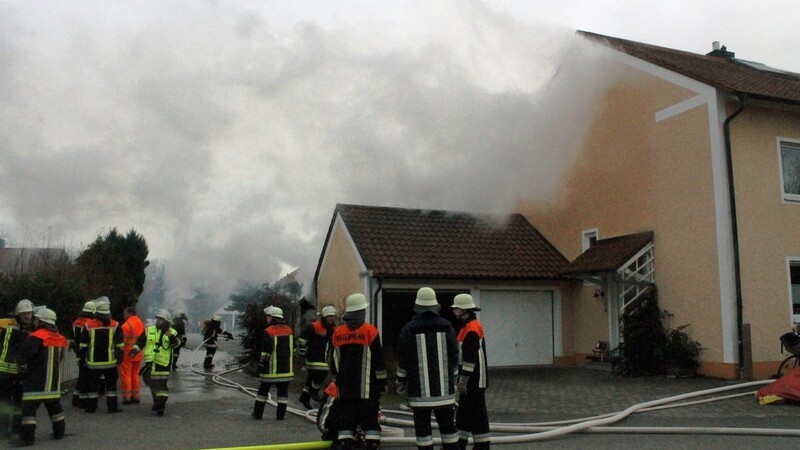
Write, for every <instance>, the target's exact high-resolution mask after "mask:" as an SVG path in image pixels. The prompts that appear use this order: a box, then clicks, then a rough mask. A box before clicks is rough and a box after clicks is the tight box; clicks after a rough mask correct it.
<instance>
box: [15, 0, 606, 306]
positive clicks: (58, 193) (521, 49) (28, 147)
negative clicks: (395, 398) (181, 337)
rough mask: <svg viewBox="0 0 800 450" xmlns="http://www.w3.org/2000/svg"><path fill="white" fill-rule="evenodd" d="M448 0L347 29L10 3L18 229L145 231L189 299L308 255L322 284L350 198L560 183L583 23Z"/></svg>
mask: <svg viewBox="0 0 800 450" xmlns="http://www.w3.org/2000/svg"><path fill="white" fill-rule="evenodd" d="M433 3H434V4H433V5H427V3H425V2H421V3H415V8H414V9H409V10H407V11H404V12H403V15H401V16H398V17H393V18H392V19H391V20H389V19H381V20H377V21H371V20H369V19H368V18H363V20H359V18H357V17H356V18H354V19H353V21H352V22H353V25H352V26H348V27H341V26H339V27H337V26H330V25H329V24H325V23H316V22H311V21H294V22H284V21H282V20H281V19H282V16H281V15H280V14H275V15H273V14H270V13H269V12H265V11H260V10H255V9H252V8H249V7H246V6H243V5H242V4H240V3H237V2H189V1H186V2H178V3H177V4H176V5H172V4H170V6H163V7H164V8H166V10H164V11H155V10H152V8H155V7H150V8H151V9H146V8H145V9H143V11H140V12H137V14H138V15H137V16H136V17H137V19H136V20H133V19H130V18H128V17H129V16H130V13H131V11H128V10H126V8H131V7H130V6H125V5H109V4H107V2H90V3H89V4H81V5H80V6H77V5H60V4H48V6H47V9H45V7H44V6H42V7H41V8H42V9H34V8H36V7H35V6H26V4H19V5H6V6H4V7H2V8H4V10H3V14H0V60H2V61H3V64H2V65H0V111H2V113H0V114H2V120H0V234H2V235H3V236H4V237H7V238H9V239H10V240H11V241H12V242H14V244H16V245H25V244H29V243H31V242H33V243H34V244H35V243H36V242H37V241H38V240H40V239H46V240H47V241H48V242H50V243H51V245H52V243H53V242H63V243H65V245H66V246H68V247H69V246H73V247H77V248H82V246H85V245H86V244H88V243H89V242H91V241H92V240H93V238H94V237H95V236H96V235H98V234H104V233H105V232H107V231H108V229H110V228H112V227H117V228H119V229H122V230H125V229H129V228H135V229H136V230H137V231H138V232H139V233H141V234H143V235H144V236H145V238H146V239H147V241H148V244H149V247H150V252H151V257H152V258H159V259H162V260H164V261H165V262H166V274H167V279H168V283H169V284H170V286H171V287H172V289H173V290H174V291H175V293H176V295H179V296H186V295H187V293H188V292H189V289H188V288H189V287H190V286H192V285H193V284H202V285H203V286H211V287H214V288H216V289H219V290H220V292H223V293H224V292H225V291H224V289H226V288H229V287H230V286H232V285H233V284H234V283H235V281H236V280H237V279H244V280H252V281H254V282H264V281H274V280H276V279H278V278H280V276H282V275H284V274H285V273H286V272H287V271H288V270H290V269H291V268H294V267H300V272H299V274H298V279H300V280H301V281H302V282H304V283H306V286H307V287H308V284H309V282H310V278H311V276H312V275H313V272H314V269H315V266H316V262H317V258H318V257H319V254H320V251H321V250H322V248H321V247H322V243H323V240H324V237H325V232H326V231H327V225H328V223H329V220H330V217H331V214H332V212H333V209H334V207H335V205H336V203H352V204H365V205H386V206H397V207H407V208H430V209H444V210H463V211H476V212H485V213H509V212H514V211H515V205H516V202H517V201H518V199H520V198H542V199H546V198H548V197H549V196H552V195H554V191H555V190H556V189H557V187H558V182H559V179H560V177H561V174H562V172H563V170H564V167H565V165H567V164H570V163H571V162H572V161H573V158H574V155H572V154H571V153H570V152H569V151H566V150H565V151H563V152H553V151H552V150H553V149H554V148H555V149H558V148H565V149H567V148H569V146H565V143H564V141H563V140H564V139H565V137H564V136H566V139H580V138H581V137H582V128H581V115H582V114H584V111H583V110H582V108H581V105H580V104H572V103H568V104H565V103H564V102H563V98H559V97H560V95H561V92H560V91H559V89H561V88H559V87H558V86H555V87H554V86H551V87H550V88H549V89H550V90H549V91H546V90H545V87H546V86H548V83H549V80H550V79H551V78H552V77H553V75H554V74H555V73H556V71H557V70H559V67H560V64H561V63H562V61H563V60H564V58H569V57H570V54H571V53H570V52H571V50H569V49H570V48H572V49H573V51H574V45H575V40H576V38H575V36H574V35H573V33H572V31H571V30H566V29H562V28H558V27H553V26H548V25H546V24H530V23H522V22H519V21H517V20H515V18H514V17H512V16H510V15H507V14H505V13H501V12H497V11H494V10H491V9H488V8H487V7H485V6H484V5H483V4H482V3H480V2H461V1H453V2H433ZM159 4H160V3H159ZM443 5H444V6H443ZM45 25H46V26H45ZM572 75H577V74H576V73H573V74H571V75H570V76H572ZM569 89H570V92H572V93H575V92H582V91H581V89H583V88H580V87H578V86H570V87H569ZM585 93H586V94H587V95H590V93H591V90H590V89H589V88H586V92H585ZM24 241H27V242H24Z"/></svg>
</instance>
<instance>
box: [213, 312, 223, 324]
mask: <svg viewBox="0 0 800 450" xmlns="http://www.w3.org/2000/svg"><path fill="white" fill-rule="evenodd" d="M211 320H213V321H214V322H222V316H220V315H219V314H217V315H216V316H214V317H212V318H211Z"/></svg>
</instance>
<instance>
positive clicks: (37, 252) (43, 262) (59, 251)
mask: <svg viewBox="0 0 800 450" xmlns="http://www.w3.org/2000/svg"><path fill="white" fill-rule="evenodd" d="M65 261H69V255H68V254H67V251H66V250H64V249H63V248H24V247H18V248H9V247H0V273H4V274H6V275H9V276H14V275H25V274H29V273H33V272H36V271H37V270H38V269H39V268H41V267H44V266H47V265H52V264H57V263H60V262H65Z"/></svg>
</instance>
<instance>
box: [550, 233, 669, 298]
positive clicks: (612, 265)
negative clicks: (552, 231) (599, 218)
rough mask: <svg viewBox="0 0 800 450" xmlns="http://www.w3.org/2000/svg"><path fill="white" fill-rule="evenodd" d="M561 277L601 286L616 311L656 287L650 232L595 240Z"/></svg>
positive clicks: (651, 235)
mask: <svg viewBox="0 0 800 450" xmlns="http://www.w3.org/2000/svg"><path fill="white" fill-rule="evenodd" d="M562 275H563V276H565V277H568V278H578V279H582V280H584V281H588V282H590V283H594V284H597V285H600V286H602V287H603V289H605V290H606V291H610V292H608V296H609V299H610V300H612V302H613V305H615V308H617V309H618V310H619V311H623V310H625V308H626V307H627V306H628V305H630V304H631V303H633V301H634V300H636V299H638V298H639V297H641V296H642V295H644V293H645V292H647V291H648V290H649V289H650V288H651V287H652V286H654V285H655V268H654V264H653V232H652V231H645V232H642V233H637V234H628V235H624V236H617V237H613V238H609V239H603V240H599V241H597V242H596V243H595V244H594V245H592V246H591V247H589V248H588V249H587V250H586V251H585V252H583V254H581V255H580V256H578V257H577V258H576V259H575V261H573V262H572V263H571V264H569V265H568V266H567V268H566V269H564V271H563V272H562Z"/></svg>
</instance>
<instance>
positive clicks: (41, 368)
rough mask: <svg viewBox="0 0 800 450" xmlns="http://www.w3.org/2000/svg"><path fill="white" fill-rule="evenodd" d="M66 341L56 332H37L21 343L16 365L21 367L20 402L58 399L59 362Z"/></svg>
mask: <svg viewBox="0 0 800 450" xmlns="http://www.w3.org/2000/svg"><path fill="white" fill-rule="evenodd" d="M66 347H67V338H65V337H64V336H62V335H61V334H59V333H58V332H57V331H53V330H48V329H46V328H39V329H38V330H36V331H34V332H33V333H31V335H30V336H28V337H27V338H26V339H25V341H24V342H23V343H22V346H21V348H20V352H19V362H20V364H24V365H25V366H26V367H27V369H26V371H25V382H24V383H23V393H22V400H23V401H25V400H50V399H57V398H61V372H60V366H61V359H62V357H63V356H64V349H65V348H66Z"/></svg>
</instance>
